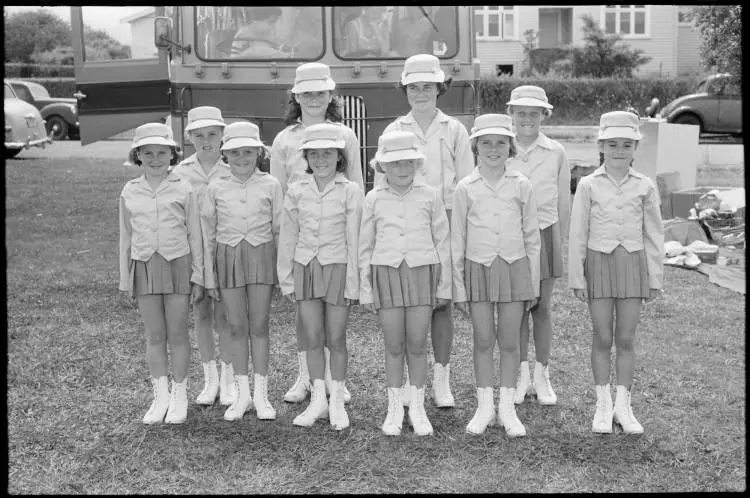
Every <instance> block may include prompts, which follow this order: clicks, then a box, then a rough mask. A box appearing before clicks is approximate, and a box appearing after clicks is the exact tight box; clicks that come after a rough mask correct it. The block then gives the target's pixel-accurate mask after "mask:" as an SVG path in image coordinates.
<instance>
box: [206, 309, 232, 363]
mask: <svg viewBox="0 0 750 498" xmlns="http://www.w3.org/2000/svg"><path fill="white" fill-rule="evenodd" d="M204 301H211V299H204ZM211 307H212V309H213V310H212V312H211V313H212V315H213V324H214V330H215V331H216V333H217V334H218V335H219V357H220V358H221V359H222V361H224V363H229V362H231V361H232V358H231V351H232V349H231V348H232V335H231V333H230V332H229V322H228V320H227V310H226V307H225V306H224V302H223V300H222V301H219V302H212V306H211ZM212 345H213V344H212Z"/></svg>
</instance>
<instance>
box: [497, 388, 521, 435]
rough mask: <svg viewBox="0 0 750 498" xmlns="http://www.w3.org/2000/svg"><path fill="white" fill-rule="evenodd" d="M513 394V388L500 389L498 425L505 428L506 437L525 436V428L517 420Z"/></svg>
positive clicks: (514, 391)
mask: <svg viewBox="0 0 750 498" xmlns="http://www.w3.org/2000/svg"><path fill="white" fill-rule="evenodd" d="M515 394H516V388H515V387H501V388H500V400H499V401H498V403H497V417H498V419H499V420H500V424H501V425H502V426H503V427H504V428H505V433H506V434H507V435H508V437H520V436H525V435H526V427H524V426H523V424H522V423H521V421H520V420H518V415H517V414H516V405H515V404H513V397H514V396H515Z"/></svg>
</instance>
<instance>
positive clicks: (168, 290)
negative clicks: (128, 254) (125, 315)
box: [130, 252, 193, 297]
mask: <svg viewBox="0 0 750 498" xmlns="http://www.w3.org/2000/svg"><path fill="white" fill-rule="evenodd" d="M192 271H193V270H192V267H191V260H190V253H188V254H186V255H184V256H180V257H179V258H175V259H173V260H172V261H167V260H166V259H164V256H162V255H161V254H159V253H158V252H155V253H154V254H153V255H152V256H151V257H150V258H149V259H148V261H137V260H135V259H131V260H130V282H131V283H132V285H131V287H130V288H131V292H130V295H131V296H132V297H137V296H143V295H147V294H190V275H191V273H192Z"/></svg>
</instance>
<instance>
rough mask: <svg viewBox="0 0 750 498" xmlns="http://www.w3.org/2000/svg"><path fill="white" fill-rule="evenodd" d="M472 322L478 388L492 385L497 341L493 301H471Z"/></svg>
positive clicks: (475, 375)
mask: <svg viewBox="0 0 750 498" xmlns="http://www.w3.org/2000/svg"><path fill="white" fill-rule="evenodd" d="M471 323H472V325H473V327H474V378H475V379H476V384H477V387H478V388H485V387H492V386H493V379H492V377H493V375H494V371H495V364H494V358H493V356H494V351H495V343H496V342H497V334H496V332H495V316H494V305H493V304H492V303H491V302H482V303H471Z"/></svg>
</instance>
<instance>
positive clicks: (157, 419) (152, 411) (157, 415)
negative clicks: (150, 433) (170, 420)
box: [142, 376, 169, 424]
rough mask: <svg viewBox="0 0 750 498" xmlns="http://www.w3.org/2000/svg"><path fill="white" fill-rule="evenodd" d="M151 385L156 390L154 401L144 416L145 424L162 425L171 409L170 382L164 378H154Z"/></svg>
mask: <svg viewBox="0 0 750 498" xmlns="http://www.w3.org/2000/svg"><path fill="white" fill-rule="evenodd" d="M151 385H152V386H153V389H154V401H153V402H151V406H150V407H149V409H148V411H147V412H146V414H145V415H144V416H143V420H142V422H143V423H144V424H160V423H162V422H163V421H164V416H165V415H166V414H167V409H169V380H168V379H167V377H166V376H164V377H158V378H156V377H152V378H151Z"/></svg>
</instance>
